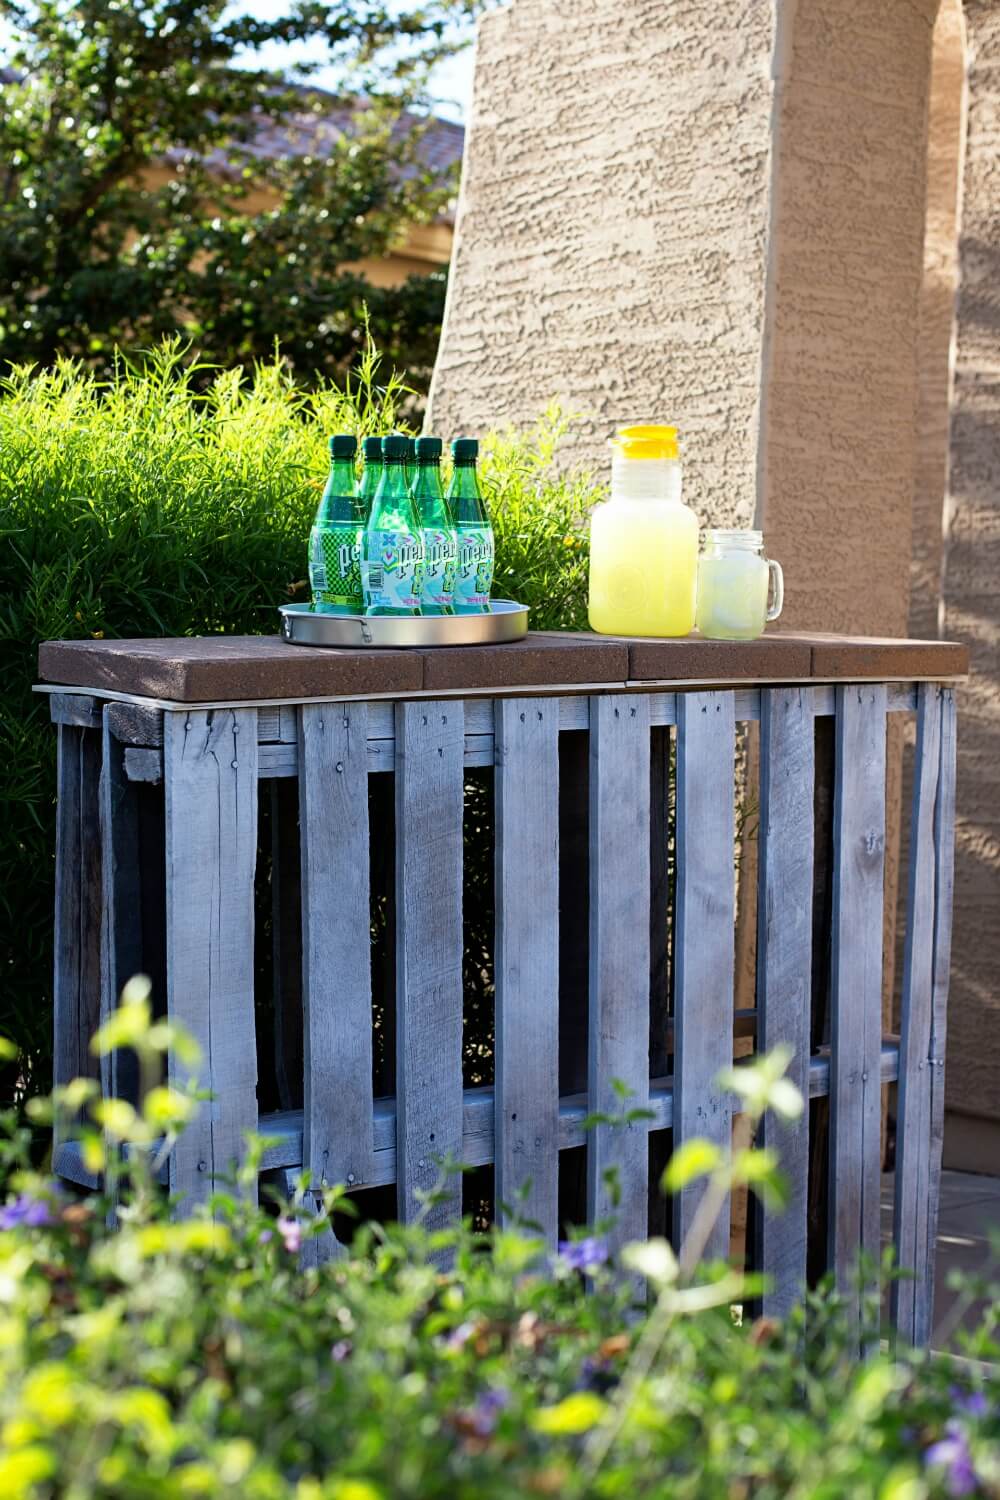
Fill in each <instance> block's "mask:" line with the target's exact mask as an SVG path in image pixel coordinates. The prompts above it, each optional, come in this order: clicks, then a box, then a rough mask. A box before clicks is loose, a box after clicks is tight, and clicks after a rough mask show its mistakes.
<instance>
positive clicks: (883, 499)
mask: <svg viewBox="0 0 1000 1500" xmlns="http://www.w3.org/2000/svg"><path fill="white" fill-rule="evenodd" d="M936 10H937V0H910V3H908V4H906V5H901V4H895V3H893V4H886V3H885V0H797V4H795V5H791V6H789V5H785V6H783V7H782V11H781V14H782V18H783V20H782V26H783V33H782V35H781V36H780V38H779V40H780V44H781V46H780V51H779V64H780V72H781V80H780V82H779V94H778V108H777V112H776V119H777V135H776V146H775V187H774V192H775V216H774V233H773V237H772V245H771V255H772V285H771V288H770V292H769V296H768V308H767V312H768V332H767V340H766V350H767V358H766V363H765V371H764V381H765V404H764V414H763V426H762V475H761V478H762V491H761V516H762V520H763V523H764V526H765V528H766V531H767V536H768V542H769V546H770V547H771V548H772V549H773V552H774V555H775V556H776V557H779V558H781V560H782V562H783V563H784V566H785V571H786V574H787V576H788V595H787V604H786V612H787V615H786V617H787V623H788V625H790V626H793V627H812V628H814V629H824V630H843V631H853V632H855V633H858V634H866V633H869V632H870V633H873V634H886V635H904V634H905V633H906V626H907V606H908V599H909V567H910V513H911V505H912V498H913V480H914V449H913V426H914V414H915V409H916V338H917V328H918V305H919V296H920V286H921V279H922V250H921V246H922V240H923V220H924V183H925V171H924V153H925V138H926V137H925V132H926V114H927V98H928V87H929V76H930V61H931V39H932V32H933V24H934V17H935V13H936Z"/></svg>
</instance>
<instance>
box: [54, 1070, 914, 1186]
mask: <svg viewBox="0 0 1000 1500" xmlns="http://www.w3.org/2000/svg"><path fill="white" fill-rule="evenodd" d="M898 1063H899V1053H898V1049H897V1047H896V1046H895V1045H893V1044H892V1043H886V1044H885V1045H884V1046H883V1048H882V1055H881V1072H882V1082H883V1084H887V1083H892V1082H894V1080H895V1078H896V1076H897V1070H898ZM829 1084H830V1059H829V1057H824V1056H820V1057H814V1058H813V1059H812V1060H811V1062H810V1064H809V1097H810V1098H811V1099H821V1098H823V1097H824V1096H825V1095H826V1092H827V1090H828V1088H829ZM737 1105H738V1100H734V1108H735V1107H737ZM649 1109H650V1113H651V1116H652V1118H651V1119H650V1120H648V1121H647V1122H644V1125H645V1126H647V1127H648V1129H650V1130H670V1129H671V1127H672V1125H673V1120H674V1099H673V1093H672V1089H671V1084H670V1081H669V1080H668V1079H662V1078H656V1079H653V1080H652V1082H651V1084H650V1092H649ZM588 1113H589V1109H588V1105H587V1096H586V1095H585V1094H573V1095H568V1096H567V1095H564V1096H563V1097H562V1098H561V1099H560V1101H559V1137H558V1140H559V1150H560V1151H570V1150H572V1149H573V1148H575V1147H580V1146H583V1145H585V1144H586V1142H587V1140H588V1138H589V1131H587V1130H585V1129H584V1124H585V1121H586V1119H587V1116H588ZM493 1118H494V1104H493V1090H492V1089H491V1088H475V1089H466V1090H465V1094H464V1096H463V1104H462V1130H463V1136H462V1161H463V1163H464V1164H465V1165H466V1166H469V1167H483V1166H489V1165H490V1163H491V1162H492V1161H493ZM372 1125H373V1134H374V1140H375V1156H374V1163H375V1164H374V1168H373V1176H372V1181H371V1184H370V1185H371V1186H372V1187H389V1186H391V1185H392V1184H393V1183H394V1182H395V1181H396V1101H395V1099H376V1100H375V1111H374V1118H373V1121H372ZM302 1127H303V1120H302V1111H301V1110H300V1109H294V1110H281V1111H279V1112H277V1113H275V1114H268V1115H263V1116H262V1117H261V1121H260V1132H261V1134H262V1135H266V1136H268V1137H270V1138H271V1140H272V1144H271V1145H269V1146H268V1147H267V1149H266V1150H265V1152H264V1155H263V1158H262V1161H261V1170H262V1171H271V1170H275V1171H277V1170H281V1169H284V1168H295V1169H296V1170H298V1169H299V1168H300V1167H301V1163H302ZM54 1170H55V1171H56V1173H57V1174H58V1175H59V1176H60V1177H66V1178H68V1179H69V1181H70V1182H79V1183H80V1184H81V1186H84V1187H88V1186H91V1187H92V1186H93V1185H94V1180H93V1178H88V1176H87V1174H86V1172H85V1170H84V1167H83V1164H82V1162H81V1160H80V1151H79V1145H78V1143H77V1142H74V1141H66V1142H64V1143H63V1145H62V1146H61V1147H60V1148H59V1154H58V1156H57V1158H55V1166H54ZM163 1180H164V1181H165V1180H166V1174H164V1179H163ZM294 1185H295V1184H293V1186H294Z"/></svg>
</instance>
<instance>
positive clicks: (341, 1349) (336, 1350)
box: [330, 1339, 351, 1365]
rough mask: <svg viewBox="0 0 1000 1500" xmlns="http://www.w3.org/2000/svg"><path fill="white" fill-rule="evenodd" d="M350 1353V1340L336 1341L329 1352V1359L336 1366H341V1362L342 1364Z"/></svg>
mask: <svg viewBox="0 0 1000 1500" xmlns="http://www.w3.org/2000/svg"><path fill="white" fill-rule="evenodd" d="M350 1352H351V1342H350V1340H349V1339H338V1340H337V1342H336V1343H335V1344H334V1346H333V1348H332V1349H331V1350H330V1358H331V1359H332V1360H333V1361H334V1362H335V1363H336V1364H338V1365H342V1364H343V1362H344V1360H345V1359H346V1358H347V1356H348V1355H349V1354H350Z"/></svg>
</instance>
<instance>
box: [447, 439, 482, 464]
mask: <svg viewBox="0 0 1000 1500" xmlns="http://www.w3.org/2000/svg"><path fill="white" fill-rule="evenodd" d="M451 456H452V458H453V459H454V460H455V462H456V463H457V464H474V463H475V461H476V459H477V458H478V457H479V440H478V438H456V439H455V441H454V442H453V443H452V445H451Z"/></svg>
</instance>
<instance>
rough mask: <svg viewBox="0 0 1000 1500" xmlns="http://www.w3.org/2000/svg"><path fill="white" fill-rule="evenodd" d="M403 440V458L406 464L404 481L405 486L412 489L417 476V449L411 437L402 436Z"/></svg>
mask: <svg viewBox="0 0 1000 1500" xmlns="http://www.w3.org/2000/svg"><path fill="white" fill-rule="evenodd" d="M403 442H404V443H405V444H406V458H405V460H404V462H405V464H406V483H407V487H408V488H409V489H411V490H412V488H413V486H414V483H415V481H416V478H417V449H416V444H415V443H414V441H413V439H412V438H411V437H404V438H403Z"/></svg>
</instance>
